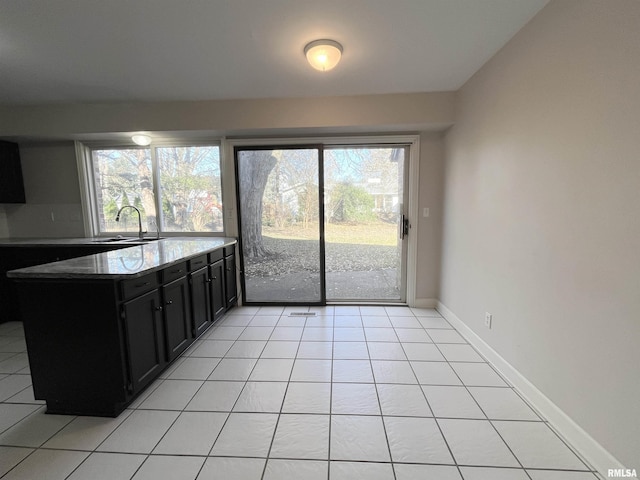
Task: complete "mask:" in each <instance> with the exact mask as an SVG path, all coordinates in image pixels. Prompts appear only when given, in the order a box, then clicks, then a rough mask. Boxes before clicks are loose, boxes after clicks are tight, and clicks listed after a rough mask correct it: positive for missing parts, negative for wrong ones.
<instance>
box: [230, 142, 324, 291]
mask: <svg viewBox="0 0 640 480" xmlns="http://www.w3.org/2000/svg"><path fill="white" fill-rule="evenodd" d="M236 169H237V171H236V175H237V187H238V200H239V210H238V211H239V218H240V242H241V255H242V262H243V292H244V301H245V302H246V303H276V304H281V303H291V304H294V303H305V304H311V303H318V304H320V303H323V302H324V299H325V293H324V255H323V251H322V248H323V245H322V242H321V241H320V239H321V235H322V229H323V224H322V222H321V221H320V219H321V218H322V216H323V205H322V202H321V200H320V192H321V189H320V172H321V169H322V151H321V149H320V148H318V147H292V148H287V147H283V148H271V147H269V148H256V147H252V148H246V149H245V148H236Z"/></svg>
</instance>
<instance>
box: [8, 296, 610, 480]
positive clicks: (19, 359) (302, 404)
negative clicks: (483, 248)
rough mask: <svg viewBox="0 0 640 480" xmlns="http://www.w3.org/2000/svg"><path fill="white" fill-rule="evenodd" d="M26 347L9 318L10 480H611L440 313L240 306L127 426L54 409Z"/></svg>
mask: <svg viewBox="0 0 640 480" xmlns="http://www.w3.org/2000/svg"><path fill="white" fill-rule="evenodd" d="M299 311H305V312H314V313H315V314H316V316H314V317H307V318H305V317H300V316H291V315H290V313H292V312H299ZM25 349H26V346H25V342H24V333H23V330H22V325H21V324H19V323H5V324H2V325H0V477H1V478H2V479H3V480H5V479H6V480H17V479H35V478H47V479H52V480H55V479H60V480H62V479H73V480H77V479H91V480H100V479H108V480H130V479H133V480H144V479H153V480H162V479H170V480H194V479H197V480H204V479H214V478H220V479H225V480H235V479H238V480H260V479H263V480H275V479H277V480H287V479H307V480H315V479H323V480H327V479H331V480H342V479H345V480H347V479H348V480H357V479H367V480H394V479H395V480H410V479H427V480H428V479H434V480H435V479H437V480H462V479H464V480H485V479H490V480H526V479H529V480H552V479H553V480H560V479H563V480H564V479H566V480H595V479H597V478H600V477H598V476H597V475H596V474H595V473H594V472H593V471H591V469H590V468H589V467H588V466H587V465H586V464H585V463H584V462H583V461H581V459H580V458H579V457H578V456H577V455H576V454H575V453H574V451H573V450H572V449H571V448H570V447H569V446H567V444H566V443H564V442H563V441H562V440H561V439H560V438H559V437H558V436H557V435H556V434H555V433H554V431H553V430H552V429H551V428H550V426H549V425H548V424H547V422H545V420H544V419H543V418H541V417H540V416H539V415H538V414H537V413H536V412H535V411H534V410H533V409H532V408H531V407H530V406H529V405H527V403H525V402H524V401H523V400H522V398H521V397H520V396H519V395H518V393H517V392H516V391H515V390H513V389H512V388H511V387H510V386H509V385H508V384H507V383H506V382H505V380H504V379H502V378H501V376H500V375H499V374H498V373H497V372H496V371H495V370H494V369H493V368H492V366H491V365H489V364H488V363H486V362H485V361H484V359H483V358H482V357H481V356H480V355H479V354H478V353H477V352H476V351H475V350H474V348H473V347H472V346H471V345H469V344H468V343H466V342H465V340H464V338H463V337H462V336H460V335H459V334H458V333H457V332H456V331H455V330H454V329H453V328H452V327H451V325H449V324H448V323H447V321H446V320H445V319H444V318H442V317H441V316H440V315H439V314H438V312H437V311H435V310H432V309H410V308H407V307H381V306H378V307H376V306H366V307H365V306H362V307H357V306H336V307H322V308H318V307H288V308H286V309H285V308H282V307H262V308H259V307H241V308H236V309H235V310H233V311H232V312H230V313H229V314H228V315H227V316H226V317H225V318H224V319H222V321H220V322H219V324H217V325H216V326H215V327H213V328H212V329H210V330H209V331H208V332H206V333H205V334H204V335H203V337H202V338H201V339H199V340H198V341H197V342H195V343H194V345H193V346H192V347H191V348H189V350H188V351H187V352H185V354H184V355H183V356H182V357H181V358H179V359H178V360H177V361H176V362H175V363H174V364H173V365H172V366H171V367H170V368H169V369H168V370H167V371H166V372H164V374H163V375H162V378H160V379H159V380H157V381H156V382H155V383H154V384H152V385H151V386H150V388H148V389H147V390H146V391H145V392H143V394H142V395H141V396H140V397H139V398H138V399H136V401H135V402H134V403H133V404H132V405H131V407H130V408H129V409H127V410H126V411H125V412H124V413H123V414H121V415H120V416H119V417H118V418H96V417H74V416H65V415H45V407H44V406H43V404H42V403H43V402H40V401H37V400H35V399H34V398H33V390H32V388H31V386H30V385H31V377H30V373H29V364H28V358H27V354H26V353H25Z"/></svg>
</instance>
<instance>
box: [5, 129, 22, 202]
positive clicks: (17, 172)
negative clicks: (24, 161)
mask: <svg viewBox="0 0 640 480" xmlns="http://www.w3.org/2000/svg"><path fill="white" fill-rule="evenodd" d="M25 202H26V200H25V196H24V182H23V180H22V167H21V166H20V152H19V150H18V144H17V143H12V142H4V141H0V203H25Z"/></svg>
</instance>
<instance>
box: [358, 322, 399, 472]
mask: <svg viewBox="0 0 640 480" xmlns="http://www.w3.org/2000/svg"><path fill="white" fill-rule="evenodd" d="M387 318H389V317H387ZM360 322H361V323H362V325H363V333H364V338H365V345H366V347H367V355H368V356H369V368H370V369H371V376H372V377H373V388H374V390H375V392H376V400H377V401H378V408H379V409H380V422H382V429H383V431H384V438H385V441H386V442H387V450H388V452H389V463H390V464H391V473H392V474H393V478H394V480H396V479H397V475H396V468H395V466H394V461H393V453H392V452H391V444H390V443H389V434H388V433H387V425H386V423H385V421H384V415H383V412H382V403H381V402H380V395H379V394H378V381H377V379H376V374H375V371H374V370H373V361H372V360H371V352H370V351H369V341H368V340H367V331H366V330H364V323H363V322H362V316H360ZM392 325H393V324H392ZM394 335H395V330H394Z"/></svg>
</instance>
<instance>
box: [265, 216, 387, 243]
mask: <svg viewBox="0 0 640 480" xmlns="http://www.w3.org/2000/svg"><path fill="white" fill-rule="evenodd" d="M262 234H263V235H264V236H268V237H271V238H277V239H283V240H314V239H317V238H318V223H310V224H309V226H308V227H307V228H304V227H303V226H302V225H301V224H298V225H294V226H287V227H283V228H275V227H267V226H265V227H263V228H262ZM397 236H398V227H397V225H396V224H393V223H387V222H370V223H354V224H337V223H327V224H325V241H326V242H327V243H346V244H350V245H384V246H388V247H395V246H396V244H397V238H398V237H397Z"/></svg>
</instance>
